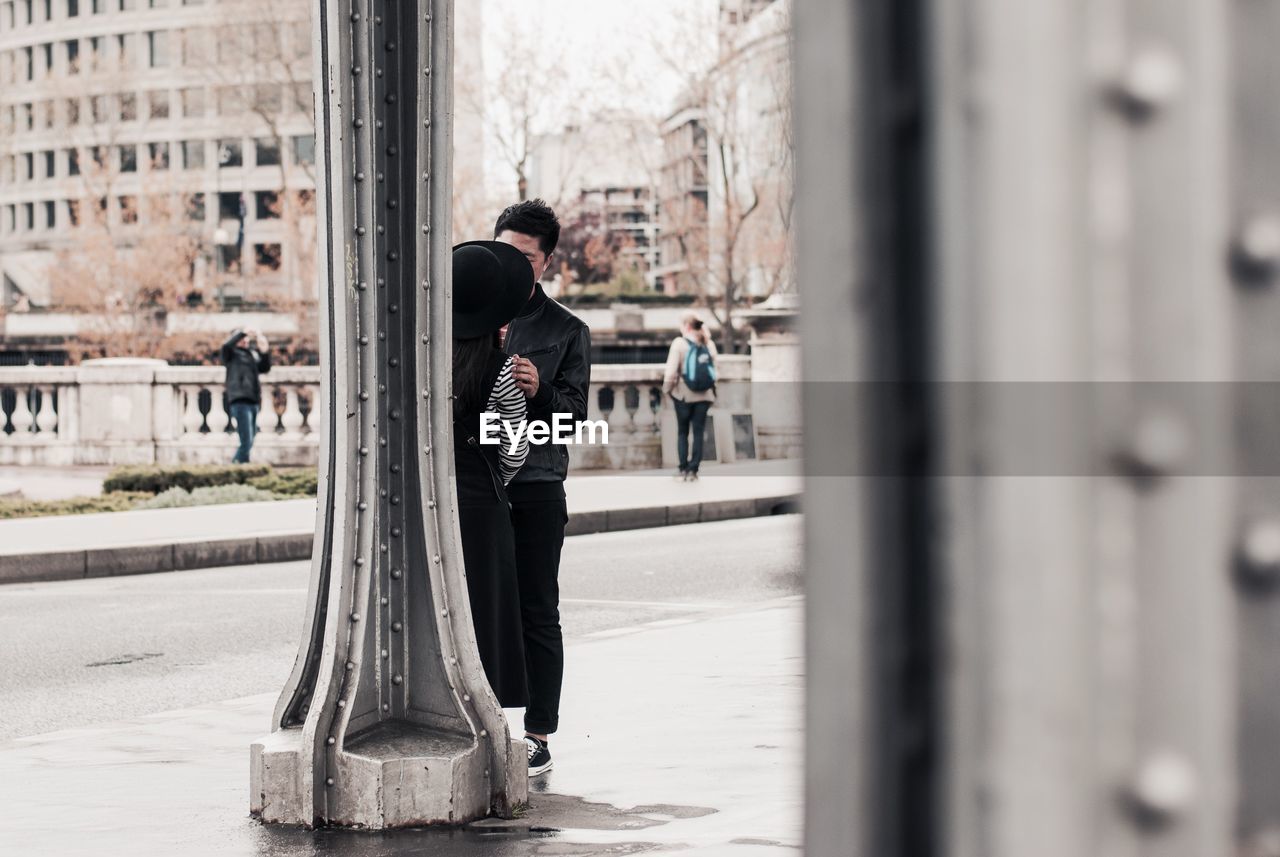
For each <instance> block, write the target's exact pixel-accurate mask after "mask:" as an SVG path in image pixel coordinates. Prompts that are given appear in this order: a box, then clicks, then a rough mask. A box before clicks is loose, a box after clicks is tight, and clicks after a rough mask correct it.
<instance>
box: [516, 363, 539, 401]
mask: <svg viewBox="0 0 1280 857" xmlns="http://www.w3.org/2000/svg"><path fill="white" fill-rule="evenodd" d="M511 376H512V377H513V378H514V379H515V382H516V386H517V387H519V388H520V389H521V390H523V391H524V396H525V398H526V399H532V398H533V397H534V396H536V395H538V367H537V366H534V365H533V361H532V360H528V359H526V358H524V357H521V356H520V355H519V354H516V355H513V356H512V358H511Z"/></svg>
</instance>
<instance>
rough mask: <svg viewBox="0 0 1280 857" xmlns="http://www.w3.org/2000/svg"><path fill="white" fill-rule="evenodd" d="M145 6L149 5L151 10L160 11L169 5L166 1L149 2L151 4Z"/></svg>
mask: <svg viewBox="0 0 1280 857" xmlns="http://www.w3.org/2000/svg"><path fill="white" fill-rule="evenodd" d="M147 5H149V6H150V7H151V8H152V9H162V8H164V7H165V6H168V5H169V3H168V0H151V2H150V3H148V4H147Z"/></svg>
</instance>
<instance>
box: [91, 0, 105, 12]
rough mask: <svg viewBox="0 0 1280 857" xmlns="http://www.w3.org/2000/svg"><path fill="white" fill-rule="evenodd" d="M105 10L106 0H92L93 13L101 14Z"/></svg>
mask: <svg viewBox="0 0 1280 857" xmlns="http://www.w3.org/2000/svg"><path fill="white" fill-rule="evenodd" d="M106 10H107V0H93V14H95V15H101V14H102V13H103V12H105V11H106Z"/></svg>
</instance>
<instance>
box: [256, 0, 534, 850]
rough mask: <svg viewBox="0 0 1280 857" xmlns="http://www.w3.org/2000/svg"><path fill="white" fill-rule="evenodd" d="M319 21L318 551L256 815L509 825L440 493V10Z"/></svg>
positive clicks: (512, 757)
mask: <svg viewBox="0 0 1280 857" xmlns="http://www.w3.org/2000/svg"><path fill="white" fill-rule="evenodd" d="M318 8H319V9H320V11H321V14H318V15H317V16H316V22H315V27H316V39H315V40H314V44H316V45H317V46H318V50H317V51H316V57H315V80H316V81H317V90H318V97H317V102H316V143H317V159H316V161H317V164H319V165H322V169H321V170H320V171H319V173H318V176H317V179H318V181H317V184H318V190H317V194H316V198H317V203H318V217H317V219H318V221H319V223H320V224H321V226H320V240H319V242H318V256H319V258H318V260H317V261H318V269H319V270H320V271H321V272H323V274H322V281H321V284H320V290H321V295H322V298H321V301H320V306H321V315H322V327H321V330H322V333H321V377H322V382H321V386H320V392H321V401H320V403H319V406H318V407H316V408H315V409H314V411H313V414H312V420H311V425H312V426H313V428H315V429H318V430H319V433H320V435H321V447H320V468H319V472H320V491H319V502H318V517H317V519H316V546H315V550H314V551H313V556H314V560H313V566H312V577H311V586H310V593H309V609H308V613H307V615H306V619H305V626H304V632H303V639H302V643H301V646H300V648H299V653H298V659H297V661H296V663H295V665H294V669H293V673H292V675H291V676H290V678H289V681H288V683H287V684H286V686H285V688H284V691H283V693H282V694H281V696H280V699H279V702H278V704H277V706H276V710H275V713H274V716H273V722H272V724H271V726H272V729H273V731H272V733H271V734H270V735H269V736H267V737H265V738H263V739H262V740H260V741H258V742H256V743H255V744H254V745H253V747H252V750H251V775H250V776H251V787H250V793H251V805H250V809H251V811H252V812H253V813H255V814H256V815H258V816H259V817H260V818H262V819H263V820H264V821H266V822H282V823H290V824H304V825H317V824H333V825H350V826H360V827H365V828H374V829H380V828H391V827H408V826H419V825H426V824H448V823H453V824H460V823H463V822H467V821H470V820H473V819H476V818H479V817H482V816H485V815H487V814H488V813H490V812H491V811H492V812H497V813H499V814H510V813H511V812H512V811H513V809H514V807H515V806H516V805H517V804H519V803H521V802H523V801H524V800H525V799H526V797H527V790H528V782H527V759H526V755H525V752H524V749H523V743H522V742H521V743H519V744H517V743H514V742H512V741H511V739H510V735H509V734H508V728H507V721H506V716H505V714H504V713H503V711H502V709H501V708H500V707H499V706H498V702H497V700H496V699H495V697H494V696H493V693H492V691H491V690H490V688H489V685H488V682H487V681H486V679H485V676H484V672H483V668H482V666H481V664H480V658H479V655H478V653H477V649H476V644H475V635H474V631H473V629H472V625H471V616H470V606H469V602H468V598H467V591H466V580H465V576H464V570H463V568H462V551H461V546H460V544H459V538H458V525H457V518H456V513H455V491H454V487H453V481H452V475H453V474H452V470H453V467H452V462H453V458H452V451H451V450H452V438H451V413H450V411H451V407H450V399H449V387H450V373H451V366H450V363H451V359H450V357H451V338H450V336H451V334H450V318H449V306H450V302H449V282H450V280H449V277H450V273H451V253H450V243H451V242H450V222H449V217H450V205H451V199H450V196H451V187H450V184H451V180H450V171H451V164H450V158H451V155H450V149H451V140H450V135H451V122H450V117H451V115H452V110H451V99H452V31H451V22H452V12H453V4H452V2H450V0H362V2H358V3H356V2H353V1H352V0H336V2H331V3H329V2H327V3H322V4H320V6H319V7H318ZM375 68H376V69H377V71H378V73H377V74H374V73H373V72H374V69H375ZM286 413H287V411H286ZM292 421H293V417H292V416H290V418H289V422H290V423H292ZM286 430H289V426H288V425H286Z"/></svg>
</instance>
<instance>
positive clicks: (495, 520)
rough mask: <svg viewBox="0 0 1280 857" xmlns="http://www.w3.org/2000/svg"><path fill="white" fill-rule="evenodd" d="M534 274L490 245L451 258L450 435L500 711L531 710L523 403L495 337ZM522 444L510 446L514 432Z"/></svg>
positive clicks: (470, 576)
mask: <svg viewBox="0 0 1280 857" xmlns="http://www.w3.org/2000/svg"><path fill="white" fill-rule="evenodd" d="M532 287H533V268H532V267H531V266H530V265H529V262H528V260H526V259H525V257H524V256H523V255H522V254H521V253H520V252H519V251H517V250H515V249H514V248H513V247H510V246H508V245H506V244H498V243H496V242H493V241H472V242H468V243H466V244H460V245H458V246H457V247H455V248H454V252H453V393H454V401H453V428H454V473H455V478H456V481H457V493H458V524H459V529H460V531H461V535H462V555H463V563H464V565H465V567H466V573H467V594H468V597H469V600H470V603H471V620H472V624H473V626H474V627H475V632H476V644H477V647H478V648H479V650H480V661H481V663H483V664H484V671H485V676H486V677H487V678H488V679H489V685H490V687H492V688H493V693H494V696H496V697H497V698H498V702H499V704H501V705H502V707H503V708H523V707H524V706H525V705H527V704H528V696H529V692H528V685H527V683H526V680H525V657H524V637H523V632H522V626H521V621H520V589H519V582H518V580H517V578H516V555H515V536H514V533H513V530H512V528H511V508H510V503H509V502H508V499H507V490H506V488H507V483H509V482H510V481H511V479H512V477H513V476H515V474H516V472H517V471H519V469H520V467H521V466H522V465H523V464H524V461H525V458H526V457H527V455H528V452H529V447H528V440H527V437H526V435H525V432H524V426H525V420H526V416H527V413H526V405H525V395H524V393H523V392H522V391H521V389H520V388H519V387H518V386H516V381H515V378H514V377H513V367H514V360H513V358H511V357H508V356H507V355H506V354H504V353H503V352H502V350H501V349H500V348H499V347H498V330H499V329H500V328H501V327H502V326H503V325H505V324H506V323H507V322H509V321H510V320H511V319H512V318H513V317H514V316H515V314H516V313H517V312H518V311H519V310H520V308H521V307H522V306H523V305H524V303H525V300H526V299H527V298H528V295H529V289H531V288H532ZM484 413H491V414H496V415H497V417H498V419H499V421H500V423H499V424H500V425H501V426H503V427H504V428H503V429H502V430H501V431H500V433H499V438H500V443H498V444H483V443H481V442H480V441H481V439H482V434H481V416H482V414H484ZM508 428H509V429H510V431H511V433H512V434H516V435H518V437H519V441H518V442H516V443H512V442H511V440H510V436H509V435H508V431H507V429H508Z"/></svg>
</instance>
